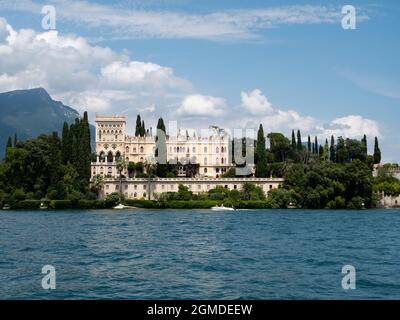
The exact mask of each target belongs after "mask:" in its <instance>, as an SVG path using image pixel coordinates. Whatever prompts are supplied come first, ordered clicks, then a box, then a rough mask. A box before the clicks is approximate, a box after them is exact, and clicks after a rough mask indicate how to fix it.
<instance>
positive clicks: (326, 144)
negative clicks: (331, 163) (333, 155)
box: [324, 138, 329, 160]
mask: <svg viewBox="0 0 400 320" xmlns="http://www.w3.org/2000/svg"><path fill="white" fill-rule="evenodd" d="M328 157H329V144H328V138H326V139H325V147H324V159H325V160H328Z"/></svg>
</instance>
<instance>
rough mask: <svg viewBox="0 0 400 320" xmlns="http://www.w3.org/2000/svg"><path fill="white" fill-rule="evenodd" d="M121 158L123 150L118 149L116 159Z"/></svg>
mask: <svg viewBox="0 0 400 320" xmlns="http://www.w3.org/2000/svg"><path fill="white" fill-rule="evenodd" d="M120 158H121V152H119V151H117V153H116V154H115V160H118V159H120Z"/></svg>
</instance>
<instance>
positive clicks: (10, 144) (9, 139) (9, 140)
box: [5, 137, 12, 155]
mask: <svg viewBox="0 0 400 320" xmlns="http://www.w3.org/2000/svg"><path fill="white" fill-rule="evenodd" d="M11 147H12V139H11V137H8V140H7V144H6V150H5V151H6V152H5V154H6V155H7V150H8V148H11Z"/></svg>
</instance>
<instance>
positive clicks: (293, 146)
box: [292, 130, 297, 150]
mask: <svg viewBox="0 0 400 320" xmlns="http://www.w3.org/2000/svg"><path fill="white" fill-rule="evenodd" d="M296 147H297V143H296V137H295V135H294V130H292V149H293V150H295V149H296Z"/></svg>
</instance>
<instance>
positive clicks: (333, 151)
mask: <svg viewBox="0 0 400 320" xmlns="http://www.w3.org/2000/svg"><path fill="white" fill-rule="evenodd" d="M329 159H330V160H331V161H332V162H336V148H335V138H334V137H333V135H332V136H331V146H330V148H329Z"/></svg>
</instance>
